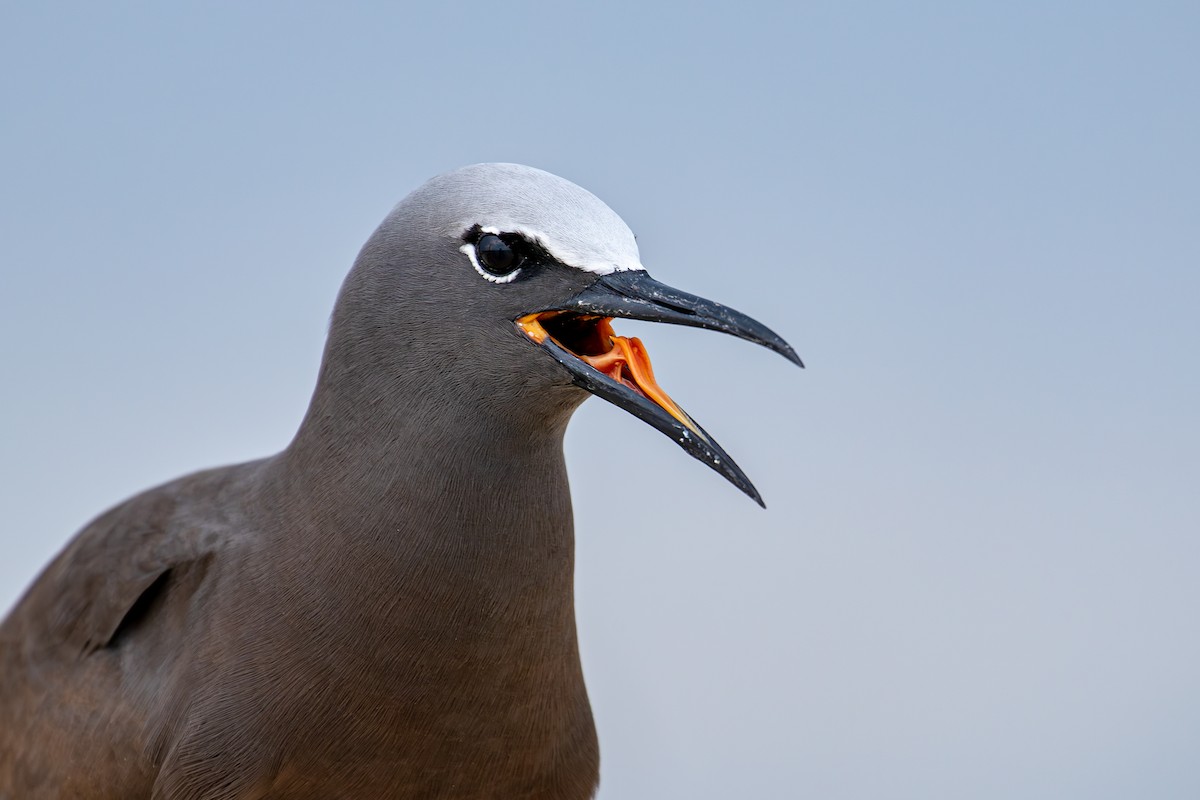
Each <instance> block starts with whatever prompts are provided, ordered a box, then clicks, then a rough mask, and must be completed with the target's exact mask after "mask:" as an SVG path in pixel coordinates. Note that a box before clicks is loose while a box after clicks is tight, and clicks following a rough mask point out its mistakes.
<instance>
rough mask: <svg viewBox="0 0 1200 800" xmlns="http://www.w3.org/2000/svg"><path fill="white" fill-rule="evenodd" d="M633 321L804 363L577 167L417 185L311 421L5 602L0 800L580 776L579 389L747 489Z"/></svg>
mask: <svg viewBox="0 0 1200 800" xmlns="http://www.w3.org/2000/svg"><path fill="white" fill-rule="evenodd" d="M618 317H628V318H633V319H642V320H652V321H659V322H668V323H675V324H681V325H692V326H695V327H700V328H709V329H712V330H718V331H724V332H726V333H731V334H733V335H736V336H739V337H742V338H744V339H748V340H750V341H753V342H757V343H759V344H762V345H765V346H767V347H769V348H771V349H773V350H776V351H777V352H779V353H781V354H783V355H784V356H786V357H787V358H789V359H791V360H792V361H794V362H796V363H797V364H799V363H800V360H799V359H798V358H797V357H796V355H795V353H794V352H793V351H792V349H791V347H789V346H788V345H787V344H786V343H785V342H784V341H783V340H782V339H781V338H779V337H778V336H777V335H776V334H774V333H772V332H771V331H770V330H768V329H767V328H766V327H764V326H763V325H761V324H759V323H758V322H755V321H754V320H752V319H750V318H749V317H746V316H745V315H743V314H740V313H738V312H736V311H733V310H732V309H729V308H726V307H724V306H721V305H719V304H717V303H713V302H710V301H708V300H704V299H702V298H699V297H696V296H694V295H690V294H687V293H685V292H681V291H678V290H676V289H672V288H670V287H668V286H665V285H663V284H661V283H658V282H656V281H654V280H653V279H651V278H650V276H649V275H648V274H647V273H646V271H645V270H644V269H643V268H642V265H641V263H640V261H639V255H638V249H637V245H636V243H635V241H634V237H633V234H632V233H630V231H629V228H628V227H627V226H626V225H625V223H624V222H622V221H621V219H620V218H619V217H618V216H617V215H616V214H615V213H614V212H613V211H612V210H611V209H609V208H608V206H606V205H605V204H604V203H602V202H601V201H600V200H598V199H597V198H596V197H595V196H593V195H592V194H590V193H588V192H586V191H585V190H583V189H581V188H579V187H578V186H575V185H574V184H572V183H570V182H568V181H566V180H563V179H562V178H558V177H556V176H554V175H550V174H549V173H546V172H542V171H540V170H536V169H532V168H529V167H523V166H518V165H513V164H481V165H476V166H472V167H466V168H464V169H461V170H458V171H455V172H451V173H448V174H446V175H442V176H440V177H437V178H434V179H433V180H431V181H429V182H428V183H426V184H425V185H423V186H422V187H420V188H419V189H417V190H416V191H414V192H413V193H412V194H410V195H409V196H408V197H407V198H405V200H403V201H402V202H401V203H400V204H399V205H398V206H396V208H395V209H394V210H393V211H392V213H391V214H390V215H389V216H388V217H387V218H386V219H385V220H384V222H383V223H382V224H381V225H380V226H379V228H378V229H377V230H376V231H375V233H374V234H373V235H372V236H371V238H370V239H369V240H368V241H367V243H366V244H365V245H364V247H363V249H362V251H361V253H360V254H359V256H358V258H357V260H356V261H355V264H354V267H353V269H352V270H351V272H350V274H349V276H348V277H347V279H346V281H345V284H344V285H343V287H342V290H341V293H340V295H339V297H338V300H337V305H336V308H335V310H334V313H333V318H332V323H331V325H330V332H329V338H328V343H327V345H326V348H325V354H324V359H323V361H322V365H321V370H320V375H319V378H318V381H317V386H316V390H315V392H314V394H313V398H312V402H311V404H310V407H309V409H308V412H307V414H306V416H305V418H304V420H303V423H302V424H301V426H300V429H299V431H298V433H297V434H296V437H295V439H294V440H293V441H292V442H291V444H289V445H288V447H287V448H286V449H285V450H284V451H283V452H281V453H279V454H278V455H276V456H274V457H271V458H267V459H263V460H260V461H254V462H250V463H246V464H239V465H235V466H230V467H225V468H221V469H213V470H208V471H205V472H199V473H196V474H193V475H189V476H187V477H184V478H180V479H178V480H176V481H173V482H171V483H167V484H165V485H163V486H159V487H157V488H154V489H151V490H149V491H147V492H145V493H143V494H140V495H137V496H136V497H134V498H132V499H130V500H127V501H126V502H124V503H122V504H120V505H118V506H117V507H115V508H113V509H112V510H110V511H108V512H106V513H105V514H103V515H101V516H100V517H99V518H97V519H96V520H95V521H93V522H91V523H90V524H89V525H87V526H86V527H85V528H84V529H83V530H82V531H81V532H80V533H79V534H78V535H76V537H75V538H74V539H73V540H72V541H71V542H70V543H69V544H68V545H67V546H66V548H65V549H64V550H63V551H62V552H61V553H60V554H59V555H58V556H57V557H56V558H55V559H54V561H53V562H51V564H50V565H49V566H48V567H47V568H46V569H45V571H44V572H43V573H42V574H41V576H40V577H38V579H37V580H36V581H35V582H34V584H33V585H32V586H31V587H30V588H29V590H28V591H27V593H26V594H25V595H24V597H23V598H22V599H21V600H20V601H19V602H18V604H17V605H16V607H15V608H14V609H13V611H12V613H11V614H10V615H9V616H8V618H7V619H6V620H5V621H4V623H3V625H0V800H35V799H37V798H68V797H69V798H80V799H82V800H99V799H100V798H104V799H105V800H109V799H112V800H117V799H119V800H137V798H154V800H218V799H220V800H251V799H253V800H266V799H268V798H270V799H276V798H278V799H280V800H282V799H284V798H286V799H287V800H318V799H319V800H329V799H330V798H435V797H436V798H447V799H449V798H563V799H567V798H570V799H571V800H575V799H577V798H587V797H590V796H592V794H593V793H594V791H595V788H596V785H597V780H598V752H597V745H596V732H595V728H594V726H593V723H592V714H591V709H590V707H589V705H588V699H587V693H586V690H585V688H584V682H583V676H582V674H581V671H580V664H579V651H578V647H577V644H576V634H575V619H574V600H573V594H572V577H573V575H572V573H573V563H574V561H573V559H574V533H573V527H572V518H571V500H570V494H569V492H568V488H567V474H566V467H565V464H564V460H563V450H562V439H563V433H564V431H565V429H566V426H567V421H568V419H569V418H570V416H571V413H572V411H573V410H574V409H575V408H576V407H577V406H578V405H579V404H580V402H582V401H583V400H584V399H585V398H586V397H587V396H588V393H589V392H590V393H591V394H596V395H599V396H600V397H603V398H604V399H605V400H608V401H609V402H612V403H615V404H616V405H618V406H621V407H622V408H625V409H626V410H628V411H629V412H631V413H633V414H635V415H636V416H638V417H639V418H641V419H642V420H644V421H646V422H648V423H649V424H651V425H652V426H654V427H655V428H658V429H659V430H660V431H662V432H664V433H666V434H667V435H669V436H671V437H672V438H673V439H675V440H676V441H677V442H678V443H679V444H680V445H681V446H682V447H683V448H684V450H686V451H687V452H688V453H690V454H691V455H693V456H695V457H696V458H698V459H701V460H702V461H704V462H706V463H707V464H709V465H710V466H711V467H712V468H713V469H715V470H716V471H718V472H719V473H720V474H722V475H723V476H725V477H726V478H727V479H728V480H730V481H731V482H732V483H734V484H735V485H736V486H738V487H739V488H740V489H742V491H744V492H746V493H747V494H749V495H750V496H751V497H753V498H754V499H755V500H758V499H759V498H758V494H757V492H756V491H755V489H754V487H753V486H752V485H751V484H750V482H749V480H748V479H747V478H746V476H745V475H744V474H742V471H741V470H740V469H739V468H738V467H737V465H736V464H734V462H733V461H732V460H731V459H730V458H729V457H728V456H727V455H726V454H725V453H724V451H722V450H721V448H720V446H719V445H717V443H716V442H715V441H714V440H713V439H712V438H711V437H710V436H709V435H708V434H707V433H705V431H704V430H703V429H702V428H700V426H699V425H697V424H696V423H695V422H694V421H693V420H692V419H691V418H690V417H688V415H687V414H686V413H684V412H683V410H682V409H681V408H679V406H678V405H676V404H675V403H674V401H672V400H671V399H670V397H668V396H667V394H666V393H665V392H663V391H662V389H661V388H659V386H658V384H657V383H656V382H655V380H654V375H653V372H652V370H651V367H650V361H649V358H648V357H647V356H646V352H645V348H644V347H643V346H642V344H641V342H640V341H639V340H637V339H626V338H625V337H621V336H618V335H616V334H615V332H614V331H613V328H612V320H613V319H614V318H618ZM517 487H519V490H518V488H517ZM759 502H761V500H760V501H759Z"/></svg>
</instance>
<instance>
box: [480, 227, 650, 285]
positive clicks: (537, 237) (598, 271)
mask: <svg viewBox="0 0 1200 800" xmlns="http://www.w3.org/2000/svg"><path fill="white" fill-rule="evenodd" d="M479 230H480V231H481V232H483V233H490V234H492V235H493V236H500V235H501V234H504V233H516V234H519V235H520V236H523V237H525V239H527V240H528V241H531V242H534V243H536V244H538V245H540V246H542V247H544V248H545V249H546V252H548V253H550V255H552V256H554V257H555V258H556V259H558V261H559V262H561V263H563V264H565V265H567V266H568V267H572V268H573V269H578V270H582V271H584V272H590V273H592V274H593V275H611V274H613V273H614V272H636V271H638V270H643V271H644V270H645V269H646V268H645V267H643V266H642V265H641V264H640V263H639V262H637V261H633V262H629V263H623V264H622V263H613V262H605V261H594V260H590V259H588V258H586V257H585V256H583V255H582V254H578V253H572V252H569V249H568V248H563V247H556V246H555V245H554V243H553V242H552V241H551V239H550V237H549V236H546V235H545V234H544V233H542V232H541V231H538V230H534V229H533V228H530V227H527V226H525V225H506V226H504V228H503V229H501V228H499V227H497V226H495V225H480V226H479ZM476 269H479V267H478V266H476ZM505 277H506V278H507V276H505ZM508 280H511V278H508ZM505 282H507V280H506V281H505Z"/></svg>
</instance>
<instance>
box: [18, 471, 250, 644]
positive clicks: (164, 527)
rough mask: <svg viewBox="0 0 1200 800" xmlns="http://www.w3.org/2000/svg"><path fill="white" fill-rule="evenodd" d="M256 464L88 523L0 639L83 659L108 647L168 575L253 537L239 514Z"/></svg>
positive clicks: (171, 488)
mask: <svg viewBox="0 0 1200 800" xmlns="http://www.w3.org/2000/svg"><path fill="white" fill-rule="evenodd" d="M256 463H257V462H252V463H250V464H240V465H235V466H231V467H222V468H219V469H212V470H205V471H203V472H196V473H193V474H191V475H187V476H184V477H182V478H178V479H176V480H173V481H171V482H169V483H165V484H162V485H160V486H157V487H154V488H152V489H149V490H146V491H144V492H142V493H140V494H138V495H135V496H134V497H131V498H130V499H128V500H126V501H124V502H122V503H120V504H119V505H117V506H115V507H113V508H111V509H109V510H108V511H106V512H104V513H103V514H101V515H100V516H99V517H97V518H96V519H94V520H93V521H92V522H90V523H88V524H87V525H86V526H84V528H83V529H82V530H80V531H79V533H77V534H76V535H75V537H74V538H73V539H71V541H70V542H69V543H68V544H67V545H66V547H65V548H63V550H62V551H61V552H60V553H59V554H58V556H57V557H55V558H54V560H53V561H51V562H50V564H49V565H47V567H46V568H45V570H43V572H42V573H41V575H39V576H38V577H37V579H36V580H35V581H34V582H33V584H32V585H31V586H30V587H29V589H28V590H27V591H26V593H25V595H24V596H23V597H22V598H21V599H20V600H19V601H18V603H17V605H16V606H15V607H14V609H13V611H12V613H11V614H10V615H9V618H8V619H7V620H5V621H4V623H3V625H2V626H0V642H4V643H5V644H6V645H16V646H18V647H19V648H20V649H22V650H25V651H27V652H28V651H29V650H36V651H45V650H57V649H60V648H63V649H65V650H67V651H68V652H70V653H72V654H75V655H84V654H87V653H89V652H93V651H95V650H97V649H99V648H102V647H104V646H106V645H108V644H109V643H110V642H112V641H113V639H114V637H115V636H116V635H117V634H118V632H119V630H120V628H121V627H122V625H123V624H124V623H126V622H128V621H129V618H130V617H131V616H132V615H133V614H135V613H136V608H137V606H138V604H139V599H140V598H143V596H144V595H147V594H148V593H150V592H151V591H152V590H153V588H154V587H155V586H156V585H160V584H161V581H162V580H163V579H165V577H167V575H168V573H170V572H171V571H173V570H177V569H180V568H183V567H186V566H187V565H190V564H195V563H197V562H203V561H205V560H208V559H212V558H214V557H216V556H218V555H219V554H220V553H221V552H222V551H223V550H227V549H229V548H232V547H236V546H237V545H238V543H239V542H240V541H242V540H244V539H245V537H246V536H248V535H252V533H251V532H249V531H247V530H246V527H245V526H244V525H243V524H241V522H242V520H240V519H239V508H240V506H241V505H242V500H243V496H244V494H245V486H246V483H247V481H248V479H249V477H250V476H252V474H253V471H254V467H255V465H256Z"/></svg>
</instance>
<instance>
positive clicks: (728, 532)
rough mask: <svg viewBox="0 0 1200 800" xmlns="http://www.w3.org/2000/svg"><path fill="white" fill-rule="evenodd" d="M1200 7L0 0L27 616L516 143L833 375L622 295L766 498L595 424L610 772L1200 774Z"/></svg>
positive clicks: (251, 425)
mask: <svg viewBox="0 0 1200 800" xmlns="http://www.w3.org/2000/svg"><path fill="white" fill-rule="evenodd" d="M1197 9H1198V6H1197V5H1196V4H1194V3H1173V4H1172V3H1146V4H1137V5H1134V4H1115V3H1094V2H1093V3H1082V2H1080V3H1055V2H1050V3H1016V4H1013V3H1006V4H994V5H993V6H991V7H986V6H985V5H984V4H980V3H974V4H960V3H920V2H918V3H895V4H888V3H881V4H851V3H821V4H804V3H778V4H754V3H739V4H733V5H721V6H717V5H709V4H704V3H699V4H694V3H689V4H687V5H683V4H680V5H676V6H674V7H669V6H666V5H663V6H659V7H652V6H651V4H645V3H621V2H609V3H604V4H590V5H587V6H585V5H583V4H565V3H544V4H540V5H519V4H518V5H516V6H509V5H501V4H494V5H492V4H474V3H446V4H438V3H420V4H382V3H381V4H377V5H373V4H369V3H341V4H337V6H336V7H335V6H334V5H333V4H328V5H326V4H303V3H289V4H283V3H276V4H270V3H219V2H217V3H203V4H201V3H186V2H179V3H169V4H167V3H162V4H152V3H140V4H128V3H104V4H92V3H87V4H84V3H79V4H62V3H39V4H33V3H25V4H17V3H5V4H3V6H0V115H2V120H3V122H2V124H0V304H2V312H3V313H0V359H2V362H3V369H2V371H0V376H2V377H0V389H2V391H0V508H2V509H3V513H4V520H5V521H4V522H3V524H2V525H0V609H3V608H7V607H9V606H10V605H11V604H12V603H13V602H14V601H15V600H16V598H17V596H18V595H19V593H20V592H21V591H22V590H23V588H24V587H25V586H26V585H27V584H28V582H29V581H30V580H31V579H32V578H33V577H34V575H35V574H36V572H37V571H38V570H39V569H40V568H41V566H42V565H43V564H44V563H45V562H46V561H47V560H48V559H49V558H50V557H51V556H52V555H53V554H54V553H55V552H56V551H57V550H58V549H59V548H60V547H61V546H62V545H63V544H64V543H65V542H66V541H67V539H68V537H69V536H70V535H71V534H72V532H73V531H75V530H77V529H79V528H80V527H81V526H82V525H83V524H84V523H86V522H87V521H88V520H89V519H90V518H91V517H93V516H94V515H96V514H97V513H99V512H100V511H101V510H103V509H105V508H106V507H108V506H110V505H112V504H114V503H115V502H117V501H119V500H121V499H122V498H124V497H127V496H129V495H131V494H133V493H135V492H137V491H139V490H141V489H144V488H146V487H149V486H151V485H154V484H156V483H160V482H162V481H165V480H167V479H169V478H172V477H175V476H177V475H180V474H183V473H186V472H189V471H192V470H195V469H197V468H200V467H206V466H213V465H219V464H223V463H230V462H235V461H240V460H246V459H251V458H256V457H260V456H264V455H268V454H270V453H273V452H275V451H277V450H279V449H280V448H282V447H283V446H284V445H286V444H287V442H288V440H289V438H290V436H291V434H292V433H293V431H294V430H295V427H296V425H297V423H298V422H299V420H300V417H301V415H302V413H303V411H304V408H305V406H306V403H307V401H308V398H309V393H310V392H311V389H312V384H313V380H314V377H315V374H316V370H317V366H318V361H319V357H320V351H321V346H322V343H323V339H324V333H325V327H326V324H327V319H328V314H329V311H330V309H331V308H332V304H333V299H334V296H335V293H336V291H337V288H338V286H339V284H340V282H341V280H342V278H343V276H344V274H345V272H346V271H347V269H348V268H349V267H350V264H351V262H352V261H353V259H354V256H355V254H356V252H357V250H358V247H359V246H360V245H361V243H362V242H363V241H364V240H365V238H366V237H367V236H368V235H369V234H370V232H371V231H372V229H373V228H374V227H375V225H377V224H378V222H379V221H380V220H381V219H382V217H383V216H384V215H385V214H386V213H387V211H388V210H389V209H390V208H391V206H392V205H393V204H394V203H395V202H396V201H398V200H399V199H400V198H401V197H403V196H404V195H405V194H406V193H407V192H409V191H410V190H411V189H413V188H414V187H416V186H417V185H419V184H420V183H421V182H423V181H424V180H426V179H427V178H429V177H431V176H433V175H435V174H437V173H440V172H443V171H446V170H448V169H452V168H454V167H457V166H460V165H463V164H469V163H474V162H478V161H497V160H502V161H517V162H523V163H528V164H532V165H534V166H538V167H541V168H544V169H547V170H550V171H551V172H555V173H558V174H560V175H563V176H564V177H566V178H569V179H571V180H573V181H575V182H576V183H579V184H580V185H582V186H584V187H586V188H588V189H590V190H591V191H593V192H594V193H596V194H597V195H598V196H600V197H601V198H602V199H604V200H605V201H606V202H607V203H608V204H609V205H611V206H612V207H613V208H614V209H616V210H617V212H618V213H620V214H621V215H622V216H623V217H624V218H625V219H626V221H628V223H629V224H630V226H631V227H632V228H633V230H634V231H635V233H637V234H638V237H639V243H640V246H641V248H642V256H643V261H644V263H645V264H646V265H647V266H648V267H649V269H650V271H651V273H652V274H653V275H654V276H655V277H657V278H658V279H660V280H662V281H665V282H667V283H670V284H673V285H677V286H679V287H680V288H684V289H687V290H689V291H692V292H695V293H698V294H701V295H703V296H706V297H710V298H712V299H715V300H718V301H721V302H725V303H728V304H730V305H732V306H734V307H735V308H739V309H741V310H743V311H746V312H747V313H750V314H751V315H753V316H755V317H757V318H758V319H760V320H762V321H764V322H766V323H767V324H769V325H770V326H772V327H773V328H775V329H776V330H777V331H779V332H780V333H781V334H782V335H784V336H785V337H786V338H787V339H789V340H790V341H791V342H792V344H793V345H795V347H796V349H797V350H798V351H799V353H800V354H801V355H802V356H803V357H804V359H805V361H806V362H807V363H808V366H809V368H808V369H807V370H806V371H800V370H797V369H795V368H794V367H791V366H790V365H789V364H787V362H785V361H784V360H783V359H781V358H779V357H778V356H776V355H773V354H771V353H769V352H768V351H766V350H764V349H761V348H756V347H753V346H751V345H749V344H746V343H744V342H739V341H737V340H735V339H733V338H732V337H723V336H720V335H717V334H712V333H707V332H704V331H697V330H692V329H680V328H655V327H653V326H650V325H647V324H641V323H639V324H625V325H621V326H618V327H619V329H620V331H621V332H623V333H626V334H637V335H641V336H643V338H644V339H645V340H646V341H647V344H648V347H649V349H650V351H651V354H652V355H653V357H654V364H655V367H656V372H657V374H658V377H659V378H660V380H661V382H662V383H663V385H664V386H666V387H667V389H668V390H669V391H670V392H671V393H672V395H673V396H674V397H675V398H676V399H678V400H679V401H680V403H681V404H682V405H683V406H684V407H686V408H687V409H688V410H689V412H690V413H691V414H692V415H693V416H694V417H696V418H697V419H698V420H699V421H701V423H702V424H703V425H705V427H706V428H708V430H709V431H710V432H711V433H712V434H714V436H716V437H717V438H718V439H719V440H720V441H721V442H722V444H723V445H724V446H725V447H726V449H727V450H729V452H730V454H731V455H733V456H734V457H735V458H736V459H737V460H738V462H739V463H740V464H741V466H742V467H743V468H744V469H745V470H746V472H747V473H748V474H749V475H750V477H751V478H752V479H754V480H755V482H756V483H757V485H758V487H759V489H760V490H761V492H762V494H763V496H764V498H765V499H766V502H767V505H768V510H767V511H765V512H764V511H762V510H761V509H759V508H758V507H757V506H756V505H754V503H752V502H751V501H750V500H748V499H747V498H745V497H744V496H742V495H741V494H739V493H738V492H737V491H736V490H735V489H734V488H733V487H731V486H729V485H727V484H725V483H724V482H723V481H722V480H721V479H720V478H719V477H718V476H717V475H716V474H715V473H712V472H710V471H709V470H707V469H705V468H704V466H702V465H701V464H699V463H698V462H695V461H693V460H691V459H690V458H688V457H687V456H686V455H685V454H684V453H683V452H682V451H680V450H679V449H678V448H677V447H675V446H674V445H673V444H672V443H671V442H670V441H669V440H668V439H667V438H666V437H663V436H661V435H660V434H658V433H657V432H655V431H653V430H652V429H650V428H649V427H647V426H645V425H644V424H642V423H640V422H638V421H637V420H635V419H634V418H633V417H631V416H629V415H627V414H625V413H623V412H621V411H619V410H618V409H616V408H614V407H612V406H609V405H607V404H605V403H603V402H601V401H598V400H592V401H590V402H588V403H586V404H585V405H584V407H583V408H582V409H581V410H580V411H579V412H578V413H577V414H576V417H575V419H574V421H573V422H572V424H571V428H570V431H569V433H568V435H567V445H566V447H567V458H568V463H569V466H570V470H571V478H572V486H573V493H574V499H575V510H576V518H577V526H576V527H577V539H578V554H577V558H578V565H577V589H578V621H579V628H580V639H581V647H582V651H583V658H584V667H585V671H586V675H587V680H588V686H589V691H590V694H591V697H592V704H593V707H594V709H595V714H596V719H597V724H598V727H599V732H600V740H601V748H602V760H603V766H602V782H601V787H602V788H601V791H600V797H601V798H603V799H604V800H616V799H617V798H635V799H638V798H647V799H649V798H664V797H689V798H714V799H715V798H729V797H761V798H803V797H819V798H823V799H827V798H828V799H836V798H847V799H850V798H854V799H855V800H858V799H860V798H861V799H863V800H866V799H867V798H870V799H871V800H875V799H877V798H914V799H915V798H922V799H926V798H962V797H970V798H977V799H982V800H990V799H991V798H1022V800H1036V799H1038V798H1056V799H1057V798H1075V797H1078V798H1084V797H1086V798H1091V799H1098V798H1114V799H1116V798H1130V797H1148V798H1195V797H1197V796H1200V626H1198V617H1200V370H1198V369H1197V367H1198V358H1197V346H1198V345H1200V225H1198V223H1200V147H1198V145H1197V143H1198V142H1200V101H1198V100H1197V97H1198V95H1197V83H1198V79H1200V47H1197V42H1198V41H1200V11H1198V10H1197ZM614 487H615V488H616V489H618V490H621V496H622V501H621V503H620V505H619V508H618V509H616V510H614V504H613V492H614Z"/></svg>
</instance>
